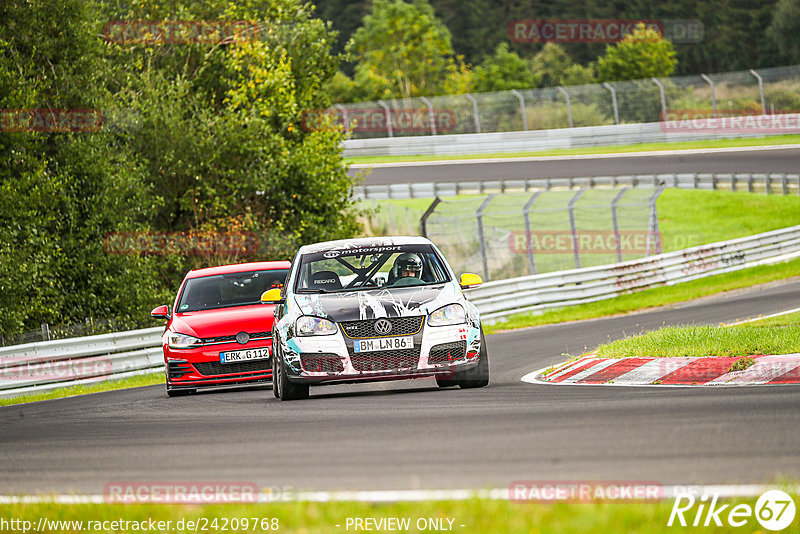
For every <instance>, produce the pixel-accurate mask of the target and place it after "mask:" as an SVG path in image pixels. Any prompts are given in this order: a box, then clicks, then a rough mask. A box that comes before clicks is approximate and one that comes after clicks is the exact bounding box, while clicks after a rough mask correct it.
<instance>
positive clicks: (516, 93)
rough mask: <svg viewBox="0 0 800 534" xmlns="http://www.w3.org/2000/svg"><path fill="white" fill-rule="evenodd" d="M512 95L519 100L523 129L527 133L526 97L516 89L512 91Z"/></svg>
mask: <svg viewBox="0 0 800 534" xmlns="http://www.w3.org/2000/svg"><path fill="white" fill-rule="evenodd" d="M511 94H512V95H514V96H516V97H517V100H519V112H520V114H521V115H522V128H523V129H524V130H525V131H526V132H527V131H528V112H527V111H526V110H525V97H523V96H522V93H520V92H519V91H517V90H516V89H512V90H511Z"/></svg>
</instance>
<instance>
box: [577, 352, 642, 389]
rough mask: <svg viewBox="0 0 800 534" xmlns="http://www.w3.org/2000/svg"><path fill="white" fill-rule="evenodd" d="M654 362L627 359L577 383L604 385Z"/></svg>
mask: <svg viewBox="0 0 800 534" xmlns="http://www.w3.org/2000/svg"><path fill="white" fill-rule="evenodd" d="M652 360H653V358H625V359H624V360H620V361H618V362H617V363H614V364H611V365H609V366H608V367H606V368H605V369H601V370H600V371H597V372H596V373H594V374H591V375H589V376H587V377H585V378H583V379H581V380H578V382H577V383H578V384H602V383H604V382H608V381H609V380H614V379H615V378H617V377H618V376H621V375H624V374H625V373H627V372H628V371H633V370H634V369H637V368H639V367H641V366H642V365H644V364H646V363H647V362H650V361H652Z"/></svg>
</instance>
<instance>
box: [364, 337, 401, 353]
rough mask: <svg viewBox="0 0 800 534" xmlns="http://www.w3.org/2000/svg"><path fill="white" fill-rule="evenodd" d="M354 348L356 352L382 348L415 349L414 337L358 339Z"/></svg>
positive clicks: (374, 350)
mask: <svg viewBox="0 0 800 534" xmlns="http://www.w3.org/2000/svg"><path fill="white" fill-rule="evenodd" d="M353 343H354V347H353V350H354V351H355V352H376V351H381V350H401V349H413V348H414V337H413V336H404V337H379V338H376V339H356V340H355V341H354V342H353Z"/></svg>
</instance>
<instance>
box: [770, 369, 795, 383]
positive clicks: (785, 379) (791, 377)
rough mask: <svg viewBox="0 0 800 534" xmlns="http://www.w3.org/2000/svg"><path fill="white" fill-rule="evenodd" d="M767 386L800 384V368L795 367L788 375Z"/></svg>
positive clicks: (775, 379)
mask: <svg viewBox="0 0 800 534" xmlns="http://www.w3.org/2000/svg"><path fill="white" fill-rule="evenodd" d="M767 384H800V367H795V368H794V369H792V370H791V371H789V372H788V373H784V374H782V375H781V376H779V377H777V378H773V379H772V380H770V381H769V382H767Z"/></svg>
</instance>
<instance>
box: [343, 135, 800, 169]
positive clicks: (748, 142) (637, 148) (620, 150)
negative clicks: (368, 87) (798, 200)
mask: <svg viewBox="0 0 800 534" xmlns="http://www.w3.org/2000/svg"><path fill="white" fill-rule="evenodd" d="M796 143H800V135H780V136H775V137H764V138H751V139H721V140H716V141H687V142H682V143H640V144H636V145H620V146H606V147H591V148H562V149H552V150H539V151H532V152H508V153H506V152H500V153H498V152H489V153H484V154H450V155H447V154H444V155H432V154H431V155H427V154H422V155H416V156H357V157H349V158H345V161H346V162H347V163H355V164H369V163H402V162H408V161H449V160H465V159H483V158H497V159H503V158H518V157H536V156H575V155H583V154H589V155H591V154H629V153H631V152H649V151H663V150H691V149H699V148H728V147H747V146H754V147H758V146H769V145H792V144H796Z"/></svg>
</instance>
